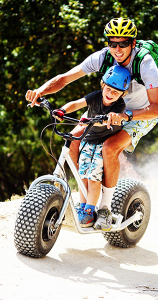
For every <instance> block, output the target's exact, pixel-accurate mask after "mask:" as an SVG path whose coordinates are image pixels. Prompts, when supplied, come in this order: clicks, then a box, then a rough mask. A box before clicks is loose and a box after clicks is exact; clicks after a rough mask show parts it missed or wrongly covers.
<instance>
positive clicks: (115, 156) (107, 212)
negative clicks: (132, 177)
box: [94, 130, 131, 230]
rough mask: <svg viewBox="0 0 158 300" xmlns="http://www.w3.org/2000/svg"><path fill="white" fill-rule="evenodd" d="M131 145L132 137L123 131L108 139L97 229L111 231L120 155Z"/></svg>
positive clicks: (105, 146)
mask: <svg viewBox="0 0 158 300" xmlns="http://www.w3.org/2000/svg"><path fill="white" fill-rule="evenodd" d="M130 144H131V137H130V135H129V134H128V133H127V132H126V131H124V130H121V131H120V132H118V133H116V134H114V135H112V136H111V137H110V138H108V139H107V140H106V141H105V142H104V144H103V148H102V156H103V164H104V176H103V181H102V184H103V187H102V199H101V202H100V204H99V210H98V218H97V221H96V223H95V225H94V227H95V228H96V229H102V230H110V229H111V224H112V216H111V201H112V197H113V193H114V190H115V187H116V184H117V181H118V177H119V172H120V162H119V154H120V153H121V152H122V151H123V150H124V149H125V148H127V147H128V146H129V145H130Z"/></svg>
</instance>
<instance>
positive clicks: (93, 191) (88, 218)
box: [79, 179, 101, 227]
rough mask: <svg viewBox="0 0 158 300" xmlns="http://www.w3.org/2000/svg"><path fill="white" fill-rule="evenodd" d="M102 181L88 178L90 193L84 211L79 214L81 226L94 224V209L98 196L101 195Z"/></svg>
mask: <svg viewBox="0 0 158 300" xmlns="http://www.w3.org/2000/svg"><path fill="white" fill-rule="evenodd" d="M100 187H101V182H100V181H92V180H90V179H88V195H87V203H86V205H85V208H84V211H82V213H81V214H80V216H79V221H80V224H81V227H89V226H93V224H94V215H93V212H94V209H95V206H96V204H97V202H98V198H99V195H100Z"/></svg>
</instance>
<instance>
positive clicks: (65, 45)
mask: <svg viewBox="0 0 158 300" xmlns="http://www.w3.org/2000/svg"><path fill="white" fill-rule="evenodd" d="M157 15H158V2H157V0H156V1H154V0H153V1H142V0H139V1H138V0H135V1H131V0H129V1H128V3H127V1H125V0H122V1H114V0H109V1H107V0H106V1H95V0H93V1H92V0H87V1H83V0H82V1H80V0H70V1H65V0H58V1H56V0H45V1H44V0H36V1H34V0H19V1H17V0H3V1H0V65H1V68H0V78H1V81H0V99H1V101H0V125H1V126H0V179H1V186H0V195H1V196H0V201H4V200H5V199H6V198H9V197H10V196H11V195H12V194H13V193H16V194H17V193H19V194H21V193H24V188H23V186H24V184H26V186H28V185H29V183H30V182H31V181H32V180H33V179H34V177H36V176H39V175H42V174H45V173H48V172H52V170H53V168H54V165H55V164H54V163H53V161H52V160H51V158H50V157H49V156H48V155H47V154H46V153H45V152H44V150H43V149H42V146H41V143H40V132H41V130H42V128H43V127H44V126H45V125H46V124H47V123H48V122H49V116H48V114H47V113H46V112H43V111H42V109H39V108H33V109H31V108H27V106H26V104H27V103H26V101H25V94H26V91H27V90H28V89H35V88H38V87H39V86H41V85H42V84H43V83H44V82H46V81H47V80H49V79H50V78H52V77H54V76H56V75H58V74H60V73H63V72H65V71H68V70H69V69H71V68H73V67H74V66H76V65H77V64H79V63H81V62H82V61H83V59H85V58H86V57H87V56H88V55H90V54H91V53H93V52H94V51H97V50H100V49H101V48H103V47H104V45H105V44H106V40H105V38H104V36H103V30H104V26H105V24H106V23H107V22H108V21H109V20H110V19H111V18H113V17H119V16H124V17H126V16H128V17H129V18H131V19H132V20H134V21H135V23H136V25H137V26H138V27H139V28H138V37H139V38H142V39H143V38H144V39H153V40H154V41H155V42H158V30H157ZM100 79H101V77H100V75H96V74H94V75H91V76H87V78H82V79H80V80H78V81H76V82H73V83H71V84H70V85H68V86H67V87H66V88H64V89H63V90H62V91H60V92H58V93H56V94H54V95H50V96H49V97H48V98H49V99H50V100H51V102H52V104H53V106H54V108H55V107H60V106H61V105H63V104H64V103H66V102H68V101H71V100H74V99H78V98H80V97H82V96H84V95H85V94H88V93H89V92H91V91H93V90H95V89H99V88H100V84H99V83H100ZM75 115H76V114H75ZM77 115H78V113H77ZM63 130H65V127H64V128H63ZM50 136H51V130H47V131H46V132H45V134H44V144H45V145H46V147H47V145H48V147H49V137H50ZM62 143H63V142H62V141H61V140H60V139H59V138H57V137H55V138H54V139H53V152H54V154H55V156H57V157H58V155H59V152H60V147H61V144H62Z"/></svg>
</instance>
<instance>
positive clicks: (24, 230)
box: [14, 184, 64, 258]
mask: <svg viewBox="0 0 158 300" xmlns="http://www.w3.org/2000/svg"><path fill="white" fill-rule="evenodd" d="M63 201H64V199H63V197H62V194H61V192H60V191H59V190H58V189H57V188H56V187H55V186H53V185H50V184H39V185H37V186H35V187H33V188H32V189H31V190H29V191H28V193H27V194H26V196H25V198H24V200H23V202H22V203H21V206H20V208H19V211H18V214H17V218H16V222H15V230H14V242H15V246H16V248H17V250H18V252H20V253H21V254H24V255H27V256H30V257H34V258H41V257H44V256H45V255H46V254H47V253H48V252H49V251H50V250H51V249H52V247H53V245H54V244H55V242H56V239H57V237H58V235H59V232H60V229H61V226H59V227H58V228H57V229H56V230H54V232H53V234H52V237H51V239H50V238H49V237H50V236H49V234H48V227H47V226H46V224H48V223H49V222H50V220H51V218H53V221H54V223H53V224H55V222H56V220H57V219H58V217H59V213H60V211H61V208H62V205H63ZM46 221H47V223H46ZM49 224H50V223H49Z"/></svg>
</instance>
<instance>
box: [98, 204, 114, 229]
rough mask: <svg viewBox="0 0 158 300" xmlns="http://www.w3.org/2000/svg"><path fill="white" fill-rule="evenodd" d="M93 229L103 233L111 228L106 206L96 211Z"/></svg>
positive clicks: (110, 216) (109, 213)
mask: <svg viewBox="0 0 158 300" xmlns="http://www.w3.org/2000/svg"><path fill="white" fill-rule="evenodd" d="M94 228H95V229H100V230H103V231H109V230H110V229H111V228H112V213H111V211H110V210H109V209H108V208H107V206H103V207H102V208H101V209H99V210H98V211H97V221H96V222H95V224H94Z"/></svg>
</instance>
